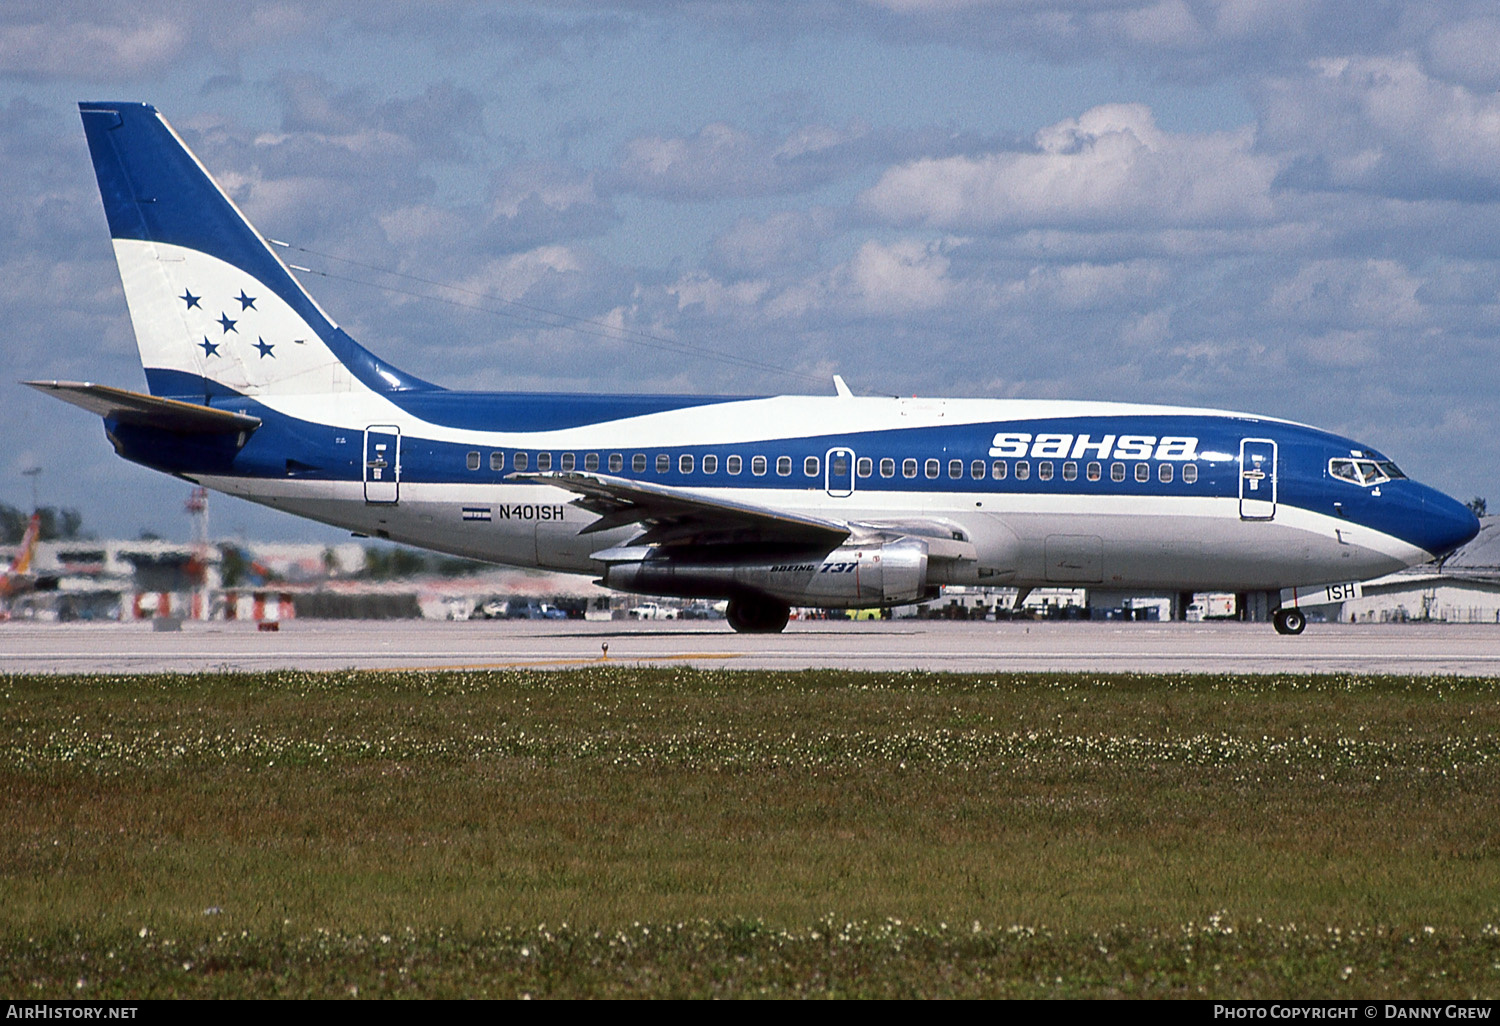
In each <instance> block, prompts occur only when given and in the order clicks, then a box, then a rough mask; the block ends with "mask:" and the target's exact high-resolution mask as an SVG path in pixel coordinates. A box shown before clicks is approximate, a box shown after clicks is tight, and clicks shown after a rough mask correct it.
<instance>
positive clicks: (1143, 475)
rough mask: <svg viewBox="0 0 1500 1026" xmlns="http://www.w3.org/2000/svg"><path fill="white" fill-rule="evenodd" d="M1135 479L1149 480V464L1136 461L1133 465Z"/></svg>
mask: <svg viewBox="0 0 1500 1026" xmlns="http://www.w3.org/2000/svg"><path fill="white" fill-rule="evenodd" d="M1135 479H1136V480H1137V481H1149V480H1151V464H1149V463H1137V464H1136V465H1135Z"/></svg>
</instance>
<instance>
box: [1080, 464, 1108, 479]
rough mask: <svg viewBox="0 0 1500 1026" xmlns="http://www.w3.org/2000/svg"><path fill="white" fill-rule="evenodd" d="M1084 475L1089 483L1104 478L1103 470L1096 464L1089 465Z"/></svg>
mask: <svg viewBox="0 0 1500 1026" xmlns="http://www.w3.org/2000/svg"><path fill="white" fill-rule="evenodd" d="M1084 474H1085V476H1087V477H1088V479H1089V480H1090V481H1097V480H1099V479H1100V478H1101V477H1103V476H1104V468H1103V467H1101V466H1099V464H1097V463H1090V464H1089V465H1088V468H1087V469H1086V470H1085V471H1084Z"/></svg>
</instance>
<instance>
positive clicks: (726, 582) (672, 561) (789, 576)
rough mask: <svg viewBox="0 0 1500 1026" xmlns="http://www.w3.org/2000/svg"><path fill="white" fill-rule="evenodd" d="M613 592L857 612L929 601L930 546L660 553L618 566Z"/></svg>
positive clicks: (912, 541) (611, 577)
mask: <svg viewBox="0 0 1500 1026" xmlns="http://www.w3.org/2000/svg"><path fill="white" fill-rule="evenodd" d="M603 583H604V585H605V586H606V587H610V588H616V589H618V590H620V591H634V592H641V593H644V594H647V595H674V596H680V597H682V598H724V597H726V596H731V595H739V594H745V593H747V592H750V593H754V594H758V595H766V596H770V597H771V598H775V599H779V600H780V601H782V602H785V603H787V604H788V605H793V606H818V607H821V608H824V609H857V608H862V607H867V606H899V605H902V604H903V603H907V602H918V601H921V600H922V599H924V598H927V597H928V583H927V544H926V543H925V542H923V541H921V540H919V539H916V538H901V539H899V540H897V541H894V542H883V543H882V542H877V543H874V544H870V545H845V546H842V547H840V548H837V549H834V550H833V551H832V552H828V553H821V554H820V553H807V552H803V553H794V554H789V555H787V556H786V557H785V558H782V557H781V556H774V557H771V556H756V557H749V558H747V559H744V560H742V561H733V562H722V563H721V562H712V563H711V562H696V561H689V560H684V559H682V558H681V557H668V556H663V555H660V554H659V553H657V554H653V556H651V557H650V558H647V559H643V560H639V561H635V562H622V563H612V564H610V565H609V567H608V568H607V569H606V570H605V572H604V579H603Z"/></svg>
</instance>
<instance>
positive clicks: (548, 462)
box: [536, 452, 552, 470]
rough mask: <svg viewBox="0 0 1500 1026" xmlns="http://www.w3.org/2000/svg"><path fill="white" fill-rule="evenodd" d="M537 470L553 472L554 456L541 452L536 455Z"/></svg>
mask: <svg viewBox="0 0 1500 1026" xmlns="http://www.w3.org/2000/svg"><path fill="white" fill-rule="evenodd" d="M536 469H538V470H551V469H552V454H551V453H550V452H539V453H537V454H536Z"/></svg>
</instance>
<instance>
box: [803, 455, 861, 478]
mask: <svg viewBox="0 0 1500 1026" xmlns="http://www.w3.org/2000/svg"><path fill="white" fill-rule="evenodd" d="M818 462H819V461H818V458H817V457H816V456H809V457H807V458H806V459H804V460H803V461H802V473H803V474H805V475H807V476H808V477H817V476H818ZM848 472H849V468H848V465H847V464H845V467H844V473H848Z"/></svg>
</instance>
